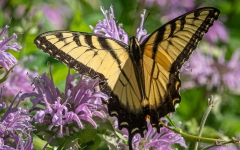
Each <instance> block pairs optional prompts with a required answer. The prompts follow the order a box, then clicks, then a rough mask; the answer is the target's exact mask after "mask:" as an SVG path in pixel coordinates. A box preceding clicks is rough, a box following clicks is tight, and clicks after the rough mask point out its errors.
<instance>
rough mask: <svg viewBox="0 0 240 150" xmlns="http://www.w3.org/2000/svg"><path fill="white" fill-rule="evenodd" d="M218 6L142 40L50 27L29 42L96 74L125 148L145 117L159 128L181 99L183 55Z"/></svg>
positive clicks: (142, 126)
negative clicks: (124, 139) (126, 135)
mask: <svg viewBox="0 0 240 150" xmlns="http://www.w3.org/2000/svg"><path fill="white" fill-rule="evenodd" d="M219 14H220V11H219V10H218V9H216V8H211V7H205V8H200V9H196V10H193V11H191V12H188V13H186V14H184V15H181V16H179V17H177V18H175V19H173V20H171V21H170V22H168V23H166V24H164V25H163V26H161V27H159V28H158V29H157V30H155V31H154V32H153V33H152V34H151V35H149V36H148V37H147V38H146V39H145V40H144V41H143V42H142V43H139V42H138V41H137V39H136V38H135V37H131V38H130V44H129V45H126V44H124V43H122V42H120V41H117V40H115V39H112V38H108V37H103V36H99V35H95V34H89V33H83V32H72V31H50V32H46V33H43V34H41V35H39V36H38V37H37V38H36V39H35V40H34V43H35V44H36V45H37V47H38V48H40V49H42V50H43V51H44V52H46V53H48V54H50V56H52V57H54V58H56V59H57V60H59V61H61V62H63V63H65V64H67V65H68V66H69V67H70V68H73V69H75V70H76V71H78V72H80V73H81V74H84V75H87V76H89V77H96V76H98V77H99V78H100V80H101V81H107V84H103V85H101V86H100V89H101V91H102V92H104V93H106V94H108V95H109V96H110V97H111V98H110V99H109V100H107V101H106V103H107V106H108V111H109V115H110V116H116V117H117V118H118V122H119V129H122V128H127V130H128V132H129V140H128V141H129V149H132V138H133V136H134V135H135V134H136V133H140V134H141V136H142V137H143V136H144V133H143V132H144V130H146V129H147V123H146V119H145V118H146V117H147V116H148V117H149V116H150V123H151V125H152V126H153V127H156V128H157V131H158V132H160V121H159V120H160V118H161V117H164V116H165V115H167V114H168V113H170V112H174V111H175V105H176V104H178V103H180V101H181V97H180V93H179V91H180V86H181V81H180V78H179V69H180V68H181V67H182V65H183V64H184V63H185V62H186V61H187V60H188V58H189V56H190V55H191V54H192V52H193V50H194V49H195V48H196V46H197V44H198V42H199V41H200V40H201V39H202V37H203V35H204V34H205V33H206V32H207V31H208V29H209V28H210V27H211V26H212V25H213V22H214V21H215V20H216V19H217V18H218V16H219Z"/></svg>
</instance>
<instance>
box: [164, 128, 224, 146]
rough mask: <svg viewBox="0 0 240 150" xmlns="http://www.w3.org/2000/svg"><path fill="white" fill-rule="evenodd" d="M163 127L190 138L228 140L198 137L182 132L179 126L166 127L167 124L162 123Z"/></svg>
mask: <svg viewBox="0 0 240 150" xmlns="http://www.w3.org/2000/svg"><path fill="white" fill-rule="evenodd" d="M162 125H163V126H164V127H166V128H168V129H169V130H172V131H174V132H176V133H179V134H181V135H182V136H184V137H188V138H191V139H196V140H199V141H205V142H216V141H217V142H229V141H228V140H223V139H213V138H206V137H199V136H195V135H191V134H187V133H184V132H182V130H181V129H180V128H178V127H177V128H170V127H168V126H167V125H165V124H162Z"/></svg>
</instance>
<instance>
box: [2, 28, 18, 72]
mask: <svg viewBox="0 0 240 150" xmlns="http://www.w3.org/2000/svg"><path fill="white" fill-rule="evenodd" d="M7 29H8V26H7V25H6V26H5V27H4V28H3V30H2V32H0V37H1V40H0V66H2V67H4V68H5V70H7V71H8V70H9V69H10V68H11V67H12V66H13V65H15V64H16V63H17V60H16V58H15V57H14V56H13V55H11V54H10V53H8V52H6V50H8V49H11V50H14V51H18V50H19V49H21V48H22V47H21V46H19V45H18V44H17V43H13V44H12V45H8V42H9V41H11V40H12V39H16V38H17V35H16V34H15V33H14V34H13V35H12V36H11V37H9V38H6V37H3V34H4V33H5V32H6V31H7Z"/></svg>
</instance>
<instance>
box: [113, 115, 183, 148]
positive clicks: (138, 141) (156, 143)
mask: <svg viewBox="0 0 240 150" xmlns="http://www.w3.org/2000/svg"><path fill="white" fill-rule="evenodd" d="M162 120H164V121H165V124H168V121H167V120H166V119H165V118H163V119H162ZM179 126H180V124H179ZM114 127H115V128H116V127H117V124H115V126H114ZM119 132H121V133H122V134H123V137H125V138H127V137H128V132H127V130H122V131H119ZM117 143H118V148H119V149H128V146H127V145H126V144H124V143H122V141H121V140H118V141H117ZM174 144H179V145H181V146H182V147H184V148H187V146H186V143H185V140H184V139H183V137H182V136H181V135H180V134H177V133H175V132H173V131H171V130H169V129H167V128H165V127H162V128H161V129H160V133H157V130H156V129H155V128H152V126H151V124H150V123H149V121H148V131H147V132H146V133H145V135H144V138H142V137H141V136H140V134H136V135H135V136H134V137H133V142H132V146H133V150H138V149H156V150H162V149H164V150H172V149H171V146H172V145H174Z"/></svg>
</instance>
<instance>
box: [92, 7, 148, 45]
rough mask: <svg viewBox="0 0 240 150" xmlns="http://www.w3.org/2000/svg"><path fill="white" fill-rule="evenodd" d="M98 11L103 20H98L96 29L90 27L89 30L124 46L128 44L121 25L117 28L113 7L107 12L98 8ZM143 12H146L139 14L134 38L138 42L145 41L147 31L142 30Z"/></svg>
mask: <svg viewBox="0 0 240 150" xmlns="http://www.w3.org/2000/svg"><path fill="white" fill-rule="evenodd" d="M100 9H101V10H102V12H103V14H104V17H105V19H104V20H103V21H101V20H99V21H98V24H97V25H96V27H93V26H91V25H90V28H91V29H92V30H93V31H94V33H95V34H98V35H101V36H106V37H111V38H113V39H116V40H118V41H121V42H123V43H125V44H128V35H127V33H126V32H125V31H124V30H123V29H122V27H123V25H122V24H119V25H118V28H117V24H116V21H115V16H114V11H113V6H111V7H110V10H109V11H107V10H105V9H104V8H103V7H100ZM145 12H146V11H145V10H144V12H143V14H141V18H142V20H141V25H140V27H139V28H138V29H137V35H136V37H137V39H138V40H139V41H142V40H143V39H145V38H146V35H147V31H146V30H145V29H143V23H144V16H145ZM108 16H109V17H108Z"/></svg>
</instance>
